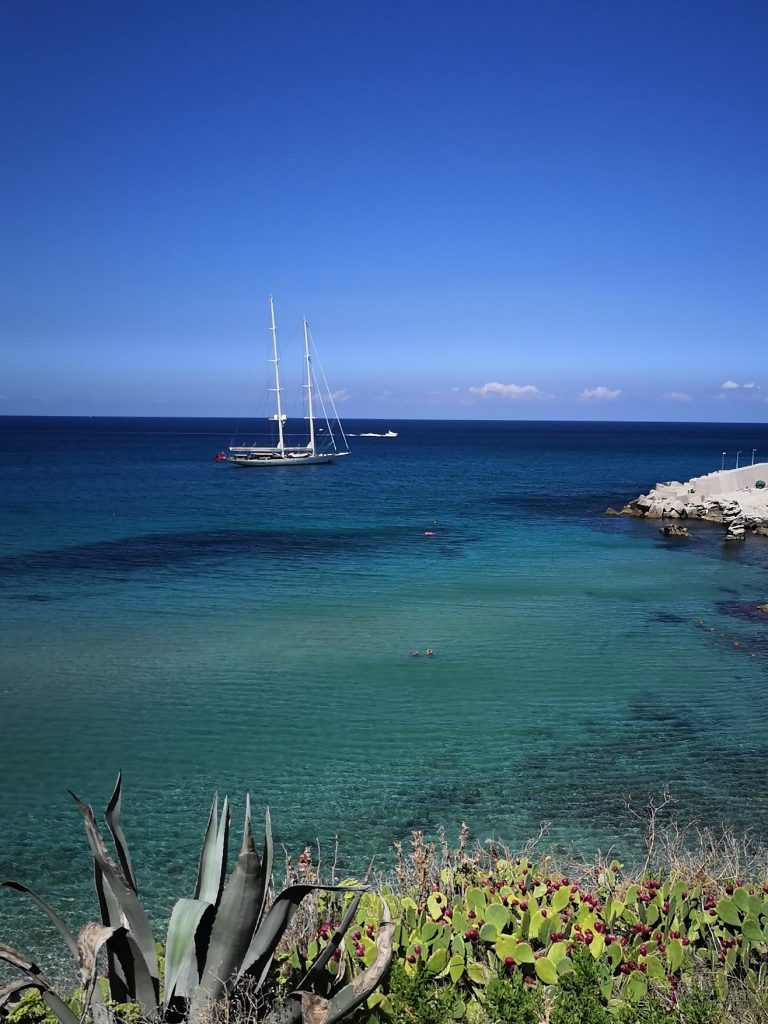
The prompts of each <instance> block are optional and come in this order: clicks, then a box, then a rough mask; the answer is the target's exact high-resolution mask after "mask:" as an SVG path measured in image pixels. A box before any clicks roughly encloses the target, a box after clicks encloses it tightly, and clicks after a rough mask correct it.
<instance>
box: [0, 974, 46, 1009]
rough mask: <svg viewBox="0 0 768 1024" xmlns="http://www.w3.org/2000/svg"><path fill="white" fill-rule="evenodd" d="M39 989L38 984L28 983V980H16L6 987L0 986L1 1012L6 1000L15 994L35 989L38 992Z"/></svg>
mask: <svg viewBox="0 0 768 1024" xmlns="http://www.w3.org/2000/svg"><path fill="white" fill-rule="evenodd" d="M41 987H42V986H41V985H39V984H38V982H36V981H30V980H29V978H17V979H16V980H15V981H10V982H8V984H7V985H0V1010H2V1009H3V1008H4V1007H5V1006H6V1004H7V1003H8V1000H9V999H11V997H12V996H15V995H16V994H17V993H19V992H23V991H24V990H25V989H28V988H36V989H37V991H38V992H39V991H40V989H41Z"/></svg>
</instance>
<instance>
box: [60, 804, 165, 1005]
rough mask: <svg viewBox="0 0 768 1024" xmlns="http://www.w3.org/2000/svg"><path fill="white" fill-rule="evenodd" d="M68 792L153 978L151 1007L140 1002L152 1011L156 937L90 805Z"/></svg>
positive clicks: (156, 975)
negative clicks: (115, 860)
mask: <svg viewBox="0 0 768 1024" xmlns="http://www.w3.org/2000/svg"><path fill="white" fill-rule="evenodd" d="M70 796H71V797H72V799H73V800H74V801H75V803H76V804H77V806H78V808H79V810H80V812H81V814H82V815H83V819H84V821H85V834H86V836H87V837H88V844H89V846H90V847H91V852H92V853H93V858H94V860H95V862H96V864H97V866H98V867H99V869H100V870H101V872H102V875H103V880H104V882H106V883H107V885H108V886H109V889H110V890H111V891H112V895H113V896H114V897H115V899H116V900H117V903H118V904H119V907H120V910H121V911H122V913H123V915H124V916H125V921H126V922H127V926H128V929H129V931H130V933H131V938H132V939H133V941H134V943H135V944H136V946H137V947H138V949H139V950H140V951H141V955H142V957H143V958H144V961H145V963H146V966H147V970H148V971H149V974H150V977H151V978H152V983H153V987H154V989H155V999H154V1007H147V1006H143V1009H144V1010H145V1012H146V1011H151V1010H153V1009H154V1008H156V1006H157V993H158V991H159V980H158V970H157V954H156V952H155V938H154V936H153V934H152V929H151V928H150V925H149V921H148V920H147V915H146V914H145V913H144V908H143V907H142V905H141V903H139V900H138V897H137V896H136V893H135V892H134V891H133V889H132V888H131V887H130V885H129V883H128V882H127V881H126V879H125V877H124V876H123V874H122V872H121V871H120V869H119V868H118V866H117V865H116V864H115V863H114V861H113V860H112V859H111V857H110V856H109V854H108V852H107V848H106V846H105V845H104V839H103V838H102V835H101V833H100V832H99V827H98V825H97V824H96V819H95V817H94V814H93V808H92V807H90V806H88V805H87V804H84V803H83V802H82V800H80V799H79V798H78V797H77V796H75V794H74V793H72V792H71V790H70ZM119 923H120V922H116V921H110V922H109V925H110V927H117V926H119ZM123 967H124V968H125V964H123Z"/></svg>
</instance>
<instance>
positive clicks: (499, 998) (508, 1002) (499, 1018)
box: [485, 972, 544, 1024]
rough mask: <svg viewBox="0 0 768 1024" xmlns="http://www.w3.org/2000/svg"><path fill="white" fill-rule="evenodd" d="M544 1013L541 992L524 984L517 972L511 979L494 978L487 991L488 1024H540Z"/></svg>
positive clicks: (486, 1009)
mask: <svg viewBox="0 0 768 1024" xmlns="http://www.w3.org/2000/svg"><path fill="white" fill-rule="evenodd" d="M543 1013H544V1007H543V999H542V996H541V991H540V990H539V989H537V988H531V987H530V985H527V984H525V983H524V982H523V978H522V975H521V974H520V973H519V972H516V973H515V974H514V975H513V976H512V977H511V978H493V979H492V980H491V981H490V982H489V983H488V987H487V988H486V990H485V1015H486V1020H487V1022H488V1024H539V1022H540V1021H541V1020H542V1017H543Z"/></svg>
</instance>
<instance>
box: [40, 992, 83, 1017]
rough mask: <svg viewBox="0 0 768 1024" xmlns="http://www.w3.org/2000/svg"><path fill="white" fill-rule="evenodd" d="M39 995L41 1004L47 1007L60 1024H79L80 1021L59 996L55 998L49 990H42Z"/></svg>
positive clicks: (53, 993)
mask: <svg viewBox="0 0 768 1024" xmlns="http://www.w3.org/2000/svg"><path fill="white" fill-rule="evenodd" d="M40 995H41V996H42V997H43V1002H44V1003H45V1004H46V1005H47V1006H49V1007H50V1008H51V1009H52V1010H53V1012H54V1013H55V1014H56V1016H57V1017H58V1018H59V1020H60V1021H61V1024H80V1019H79V1017H78V1016H77V1014H76V1013H73V1012H72V1010H70V1008H69V1007H68V1006H67V1004H66V1003H65V1002H64V1000H63V999H62V998H61V996H57V995H56V993H55V992H53V991H52V990H51V989H49V988H46V989H42V991H41V993H40Z"/></svg>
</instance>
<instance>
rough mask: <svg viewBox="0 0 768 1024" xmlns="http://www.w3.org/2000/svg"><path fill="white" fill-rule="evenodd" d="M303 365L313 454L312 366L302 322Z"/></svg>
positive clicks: (306, 326)
mask: <svg viewBox="0 0 768 1024" xmlns="http://www.w3.org/2000/svg"><path fill="white" fill-rule="evenodd" d="M304 365H305V366H306V369H307V383H306V384H305V385H304V386H305V387H306V389H307V414H308V416H309V450H310V452H311V454H312V455H314V454H315V417H314V413H313V411H312V366H311V364H310V360H309V325H308V323H307V321H306V320H305V321H304Z"/></svg>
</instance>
